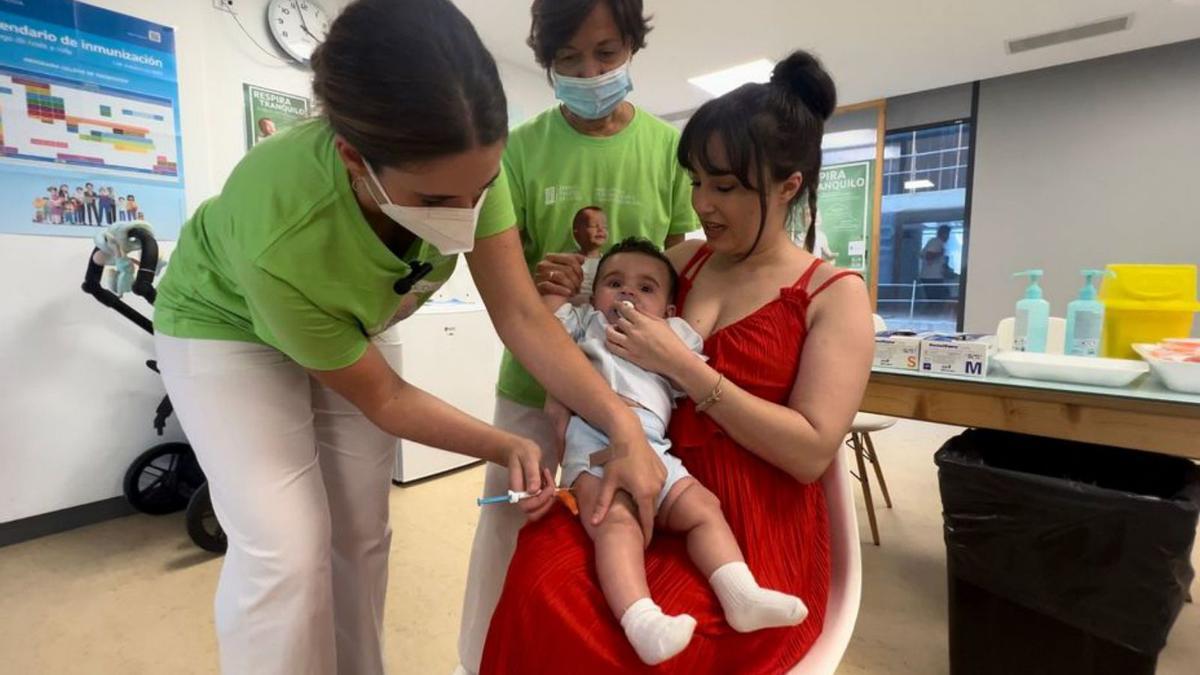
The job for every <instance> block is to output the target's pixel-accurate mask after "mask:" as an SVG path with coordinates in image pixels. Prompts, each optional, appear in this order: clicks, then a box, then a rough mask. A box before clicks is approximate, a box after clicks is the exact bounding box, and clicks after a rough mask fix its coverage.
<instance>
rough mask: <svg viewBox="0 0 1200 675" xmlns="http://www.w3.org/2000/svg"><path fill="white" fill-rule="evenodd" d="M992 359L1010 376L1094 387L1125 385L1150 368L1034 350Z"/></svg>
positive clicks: (1004, 354) (1139, 363) (1006, 353)
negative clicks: (1041, 352) (1042, 352)
mask: <svg viewBox="0 0 1200 675" xmlns="http://www.w3.org/2000/svg"><path fill="white" fill-rule="evenodd" d="M992 362H993V363H999V364H1000V365H1001V366H1002V367H1003V368H1004V370H1006V371H1008V374H1009V375H1012V376H1013V377H1024V378H1026V379H1030V380H1046V381H1050V382H1070V383H1072V384H1087V385H1091V386H1095V387H1125V386H1128V385H1129V384H1130V383H1131V382H1133V381H1134V380H1136V379H1137V378H1138V377H1139V376H1140V375H1142V374H1144V373H1146V372H1147V371H1148V370H1150V367H1149V366H1148V365H1146V363H1144V362H1142V361H1131V360H1128V359H1104V358H1100V357H1096V356H1067V355H1065V354H1040V353H1035V352H1011V351H1010V352H1001V353H999V354H996V355H995V356H993V357H992Z"/></svg>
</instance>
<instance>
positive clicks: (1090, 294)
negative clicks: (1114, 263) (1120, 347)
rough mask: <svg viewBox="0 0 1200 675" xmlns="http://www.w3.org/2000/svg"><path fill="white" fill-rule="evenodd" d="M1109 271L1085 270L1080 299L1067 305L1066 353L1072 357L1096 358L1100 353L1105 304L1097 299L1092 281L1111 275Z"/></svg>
mask: <svg viewBox="0 0 1200 675" xmlns="http://www.w3.org/2000/svg"><path fill="white" fill-rule="evenodd" d="M1111 274H1112V272H1109V271H1108V270H1083V277H1084V282H1083V288H1081V289H1080V290H1079V297H1078V298H1076V299H1075V300H1072V301H1071V302H1070V304H1068V305H1067V340H1066V345H1065V346H1066V352H1067V353H1068V354H1070V355H1072V356H1096V355H1097V354H1099V353H1100V335H1101V333H1102V332H1103V331H1104V303H1103V302H1101V301H1100V300H1097V299H1096V288H1095V287H1094V286H1092V280H1093V279H1095V278H1097V277H1101V278H1103V277H1104V276H1107V275H1111Z"/></svg>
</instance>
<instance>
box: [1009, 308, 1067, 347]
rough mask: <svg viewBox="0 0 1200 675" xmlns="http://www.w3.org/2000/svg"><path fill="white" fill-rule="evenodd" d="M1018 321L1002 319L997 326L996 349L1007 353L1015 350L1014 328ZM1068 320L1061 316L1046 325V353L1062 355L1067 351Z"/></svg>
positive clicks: (1054, 317)
mask: <svg viewBox="0 0 1200 675" xmlns="http://www.w3.org/2000/svg"><path fill="white" fill-rule="evenodd" d="M1015 325H1016V319H1014V318H1013V317H1011V316H1010V317H1008V318H1005V319H1001V320H1000V323H999V324H997V325H996V348H997V349H999V350H1000V351H1002V352H1007V351H1010V350H1012V348H1013V326H1015ZM1066 342H1067V320H1066V319H1064V318H1062V317H1061V316H1052V317H1050V321H1049V322H1048V323H1047V324H1046V353H1047V354H1062V353H1064V352H1065V351H1066V349H1065V347H1066Z"/></svg>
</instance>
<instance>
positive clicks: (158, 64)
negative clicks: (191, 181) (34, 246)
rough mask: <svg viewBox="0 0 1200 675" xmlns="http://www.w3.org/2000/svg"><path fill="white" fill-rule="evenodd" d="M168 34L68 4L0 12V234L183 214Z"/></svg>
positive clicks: (25, 5)
mask: <svg viewBox="0 0 1200 675" xmlns="http://www.w3.org/2000/svg"><path fill="white" fill-rule="evenodd" d="M182 146H183V143H182V139H181V137H180V132H179V87H178V82H177V80H176V75H175V33H174V30H173V29H171V28H170V27H167V26H163V25H160V24H156V23H152V22H149V21H143V20H141V19H138V18H135V17H131V16H127V15H125V14H120V13H117V12H112V11H109V10H106V9H101V8H99V7H93V6H92V5H87V4H84V3H82V2H75V1H74V0H3V1H2V2H0V203H3V204H4V205H5V208H4V209H3V211H2V213H3V215H2V216H0V232H4V233H17V234H34V235H57V236H77V237H90V236H93V235H94V234H95V233H96V232H97V231H98V229H99V228H101V227H106V226H108V225H110V224H113V223H120V222H124V221H128V220H146V221H148V222H149V223H150V224H151V225H152V226H153V227H154V232H155V234H156V235H157V236H158V237H159V238H160V239H176V238H178V236H179V229H180V227H181V226H182V225H183V221H184V218H185V215H186V205H185V202H184V193H183V161H182V151H183V147H182Z"/></svg>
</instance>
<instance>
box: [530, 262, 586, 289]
mask: <svg viewBox="0 0 1200 675" xmlns="http://www.w3.org/2000/svg"><path fill="white" fill-rule="evenodd" d="M584 260H585V258H584V257H583V256H582V255H580V254H578V253H551V254H549V255H547V256H546V257H545V258H543V259H542V260H541V261H540V262H538V264H537V267H535V268H534V271H533V281H534V283H536V284H537V289H538V292H539V293H541V294H542V295H557V296H561V297H564V298H570V297H574V295H575V294H576V293H578V292H579V288H580V286H582V285H583V261H584Z"/></svg>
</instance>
